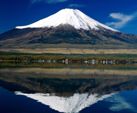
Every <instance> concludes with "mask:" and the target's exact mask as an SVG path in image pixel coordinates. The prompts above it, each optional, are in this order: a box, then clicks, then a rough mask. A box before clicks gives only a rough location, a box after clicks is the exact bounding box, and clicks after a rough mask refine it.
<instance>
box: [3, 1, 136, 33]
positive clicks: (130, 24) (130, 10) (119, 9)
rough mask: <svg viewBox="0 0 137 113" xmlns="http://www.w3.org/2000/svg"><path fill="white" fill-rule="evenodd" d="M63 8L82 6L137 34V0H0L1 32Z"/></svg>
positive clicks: (100, 18) (85, 10) (101, 20)
mask: <svg viewBox="0 0 137 113" xmlns="http://www.w3.org/2000/svg"><path fill="white" fill-rule="evenodd" d="M63 8H73V9H79V10H81V11H82V12H84V13H85V14H87V15H89V16H90V17H92V18H94V19H96V20H98V21H99V22H102V23H104V24H106V25H109V26H111V27H113V28H116V29H118V30H120V31H122V32H125V33H132V34H137V0H0V33H2V32H5V31H7V30H9V29H12V28H14V27H15V26H20V25H27V24H30V23H33V22H35V21H37V20H40V19H42V18H45V17H47V16H49V15H51V14H53V13H56V12H57V11H59V10H61V9H63Z"/></svg>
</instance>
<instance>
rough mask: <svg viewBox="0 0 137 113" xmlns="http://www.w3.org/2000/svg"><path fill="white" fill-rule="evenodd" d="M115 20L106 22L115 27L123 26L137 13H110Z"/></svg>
mask: <svg viewBox="0 0 137 113" xmlns="http://www.w3.org/2000/svg"><path fill="white" fill-rule="evenodd" d="M109 16H110V17H111V18H112V19H114V20H115V21H113V22H108V23H106V24H107V25H109V26H111V27H114V28H122V27H124V26H125V25H126V24H128V23H129V22H130V21H132V20H133V19H135V17H137V13H133V14H130V15H127V14H123V13H111V14H110V15H109Z"/></svg>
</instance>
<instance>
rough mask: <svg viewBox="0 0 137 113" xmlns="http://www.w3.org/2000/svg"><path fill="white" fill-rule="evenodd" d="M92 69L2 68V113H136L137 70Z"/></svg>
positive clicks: (0, 89)
mask: <svg viewBox="0 0 137 113" xmlns="http://www.w3.org/2000/svg"><path fill="white" fill-rule="evenodd" d="M130 65H131V64H130ZM93 67H94V66H89V65H88V66H79V67H78V66H72V65H71V66H70V65H67V66H65V67H60V68H59V67H49V68H47V67H46V68H45V67H29V68H25V67H21V68H17V67H16V68H15V67H12V68H11V67H10V68H9V67H8V68H1V69H0V113H101V112H102V113H136V112H137V98H136V97H137V70H136V68H135V67H136V66H133V65H132V66H130V67H132V68H128V69H127V66H126V65H125V64H124V65H120V66H118V67H120V68H114V67H116V66H114V67H113V66H112V65H107V66H106V67H105V65H104V68H103V66H101V68H100V66H99V68H93ZM97 67H98V66H97ZM108 67H109V68H108ZM122 67H123V68H122Z"/></svg>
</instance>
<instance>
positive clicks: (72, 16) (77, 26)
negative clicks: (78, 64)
mask: <svg viewBox="0 0 137 113" xmlns="http://www.w3.org/2000/svg"><path fill="white" fill-rule="evenodd" d="M136 44H137V36H135V35H130V34H124V33H121V32H119V31H118V30H115V29H113V28H110V27H108V26H106V25H104V24H102V23H100V22H98V21H96V20H94V19H92V18H90V17H89V16H87V15H85V14H84V13H83V12H81V11H80V10H78V9H62V10H60V11H59V12H57V13H55V14H53V15H51V16H49V17H47V18H44V19H41V20H39V21H37V22H34V23H32V24H30V25H25V26H17V27H15V28H14V29H12V30H10V31H7V32H5V33H3V34H1V35H0V47H1V48H12V47H13V48H20V47H22V48H24V47H25V48H34V47H38V48H44V47H45V48H46V47H48V46H49V45H52V46H55V47H56V46H57V45H58V46H59V47H72V46H73V47H84V46H85V47H91V48H111V49H112V48H136ZM81 45H82V46H81Z"/></svg>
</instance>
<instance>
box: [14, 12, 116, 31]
mask: <svg viewBox="0 0 137 113" xmlns="http://www.w3.org/2000/svg"><path fill="white" fill-rule="evenodd" d="M65 24H68V25H71V26H73V27H74V28H76V29H84V30H90V29H96V30H98V29H100V28H105V29H108V30H111V31H116V30H115V29H112V28H110V27H108V26H106V25H104V24H101V23H99V22H98V21H96V20H94V19H92V18H90V17H88V16H87V15H85V14H84V13H83V12H81V11H79V10H78V9H62V10H60V11H59V12H57V13H55V14H53V15H51V16H49V17H47V18H44V19H42V20H39V21H37V22H35V23H32V24H30V25H26V26H17V27H16V28H17V29H24V28H44V27H57V26H59V25H65Z"/></svg>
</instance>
